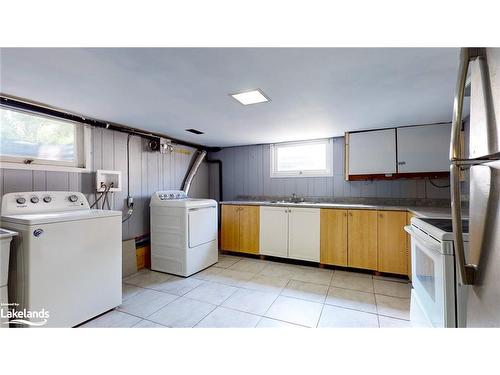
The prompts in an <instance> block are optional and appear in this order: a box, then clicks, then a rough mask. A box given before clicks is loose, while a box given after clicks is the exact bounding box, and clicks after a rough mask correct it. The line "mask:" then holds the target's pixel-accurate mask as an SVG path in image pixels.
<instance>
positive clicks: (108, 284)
mask: <svg viewBox="0 0 500 375" xmlns="http://www.w3.org/2000/svg"><path fill="white" fill-rule="evenodd" d="M1 213H2V226H3V227H4V228H7V229H10V230H14V231H16V232H18V233H19V236H17V237H14V239H13V247H12V252H11V261H10V269H9V284H8V288H9V301H10V303H12V304H13V306H14V310H13V311H12V313H14V312H16V315H15V316H12V317H10V318H11V320H10V323H11V326H13V325H14V324H13V323H15V324H16V325H20V326H26V325H27V326H40V325H43V326H45V327H73V326H76V325H78V324H80V323H83V322H85V321H86V320H89V319H91V318H93V317H95V316H97V315H99V314H102V313H104V312H106V311H108V310H111V309H113V308H114V307H116V306H118V305H120V304H121V301H122V289H121V288H122V284H121V279H122V250H121V240H122V225H121V218H122V214H121V212H119V211H107V210H91V209H90V207H89V203H88V201H87V199H86V198H85V196H84V195H83V194H82V193H80V192H64V191H51V192H26V193H9V194H5V195H4V196H3V199H2V212H1Z"/></svg>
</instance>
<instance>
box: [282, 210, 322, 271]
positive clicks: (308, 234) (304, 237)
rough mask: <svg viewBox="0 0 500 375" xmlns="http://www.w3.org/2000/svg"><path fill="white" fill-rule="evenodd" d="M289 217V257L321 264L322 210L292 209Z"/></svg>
mask: <svg viewBox="0 0 500 375" xmlns="http://www.w3.org/2000/svg"><path fill="white" fill-rule="evenodd" d="M288 215H289V216H288V257H289V258H292V259H300V260H307V261H311V262H319V258H320V210H318V209H317V208H291V209H290V210H289V214H288Z"/></svg>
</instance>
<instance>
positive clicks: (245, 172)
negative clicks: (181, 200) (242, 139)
mask: <svg viewBox="0 0 500 375" xmlns="http://www.w3.org/2000/svg"><path fill="white" fill-rule="evenodd" d="M210 158H211V159H220V160H222V164H223V198H224V200H232V199H235V198H236V197H237V196H238V195H251V196H289V195H291V194H292V193H296V194H297V195H300V196H306V197H363V198H369V197H377V198H413V199H415V198H429V199H450V190H449V188H446V189H439V188H436V187H434V186H432V184H430V183H429V181H427V180H423V179H419V180H410V179H405V180H390V181H350V182H347V181H345V180H344V137H338V138H333V163H334V165H333V177H300V178H271V177H270V170H269V168H270V147H269V145H255V146H241V147H229V148H224V149H222V150H221V151H219V152H214V153H211V154H210ZM210 170H211V180H210V187H211V189H210V190H211V196H212V197H216V195H213V193H212V192H214V191H216V189H217V185H218V184H217V178H218V177H217V173H216V172H215V170H216V169H215V168H211V169H210ZM435 183H436V184H438V185H448V184H449V179H448V178H445V179H440V180H435Z"/></svg>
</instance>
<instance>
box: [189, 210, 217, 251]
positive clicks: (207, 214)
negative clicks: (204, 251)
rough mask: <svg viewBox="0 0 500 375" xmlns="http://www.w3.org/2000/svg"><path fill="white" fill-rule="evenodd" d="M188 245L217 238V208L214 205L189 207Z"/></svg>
mask: <svg viewBox="0 0 500 375" xmlns="http://www.w3.org/2000/svg"><path fill="white" fill-rule="evenodd" d="M188 222H189V247H190V248H192V247H196V246H199V245H203V244H204V243H207V242H211V241H215V240H216V239H217V209H216V208H215V207H213V206H212V207H200V208H190V209H189V213H188Z"/></svg>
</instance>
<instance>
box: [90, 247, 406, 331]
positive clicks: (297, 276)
mask: <svg viewBox="0 0 500 375" xmlns="http://www.w3.org/2000/svg"><path fill="white" fill-rule="evenodd" d="M409 298H410V284H409V283H408V282H405V281H404V280H398V279H395V278H388V277H381V276H372V275H369V274H364V273H356V272H348V271H340V270H330V269H320V268H314V267H308V266H302V265H292V264H285V263H279V262H273V261H267V260H258V259H249V258H242V257H238V256H233V255H220V256H219V262H218V263H217V264H216V265H214V266H212V267H210V268H207V269H206V270H203V271H201V272H199V273H197V274H195V275H193V276H191V277H189V278H182V277H177V276H173V275H168V274H164V273H160V272H154V271H150V270H141V271H139V272H138V273H136V274H134V275H132V276H130V277H127V278H125V279H124V280H123V303H122V304H121V305H120V306H119V307H117V308H116V309H115V310H113V311H111V312H108V313H106V314H104V315H101V316H99V317H97V318H95V319H93V320H91V321H89V322H87V323H86V324H84V325H82V327H137V328H160V327H163V328H166V327H354V328H356V327H360V328H372V327H381V328H390V327H398V328H402V327H409V322H408V319H409V309H410V299H409Z"/></svg>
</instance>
